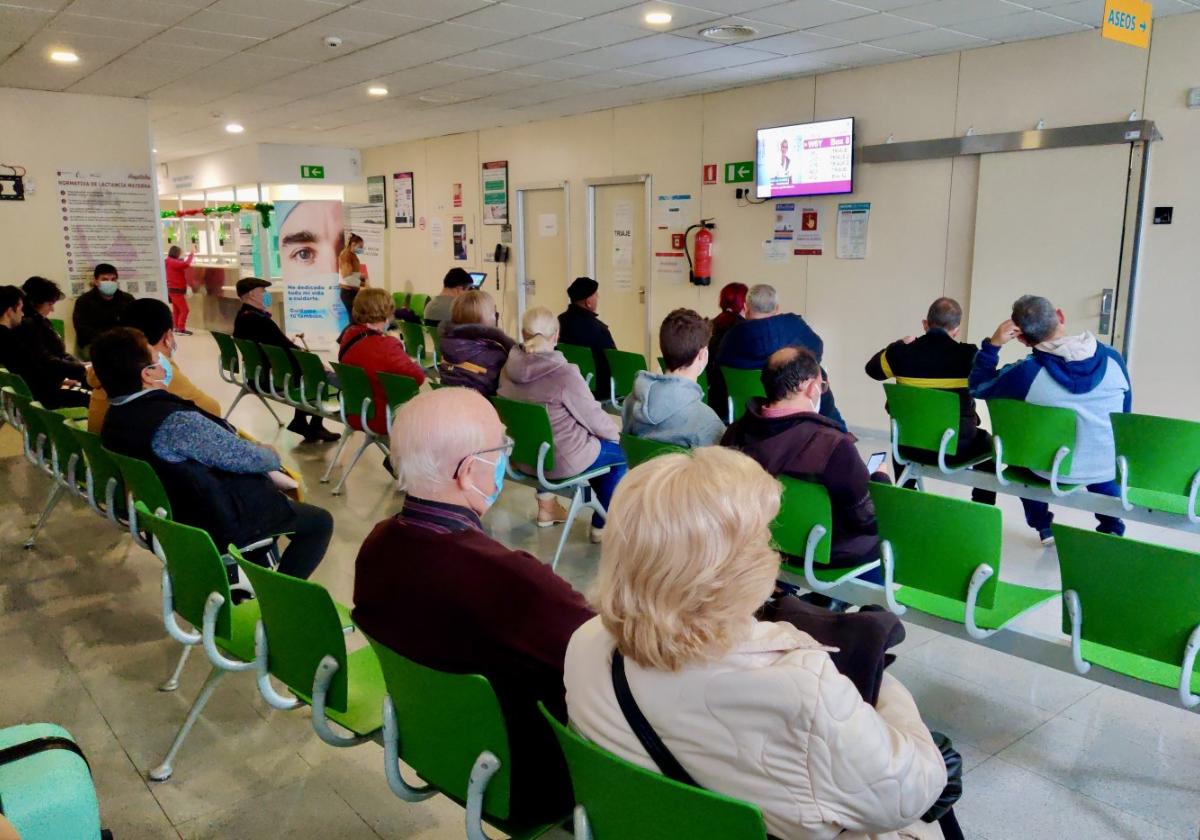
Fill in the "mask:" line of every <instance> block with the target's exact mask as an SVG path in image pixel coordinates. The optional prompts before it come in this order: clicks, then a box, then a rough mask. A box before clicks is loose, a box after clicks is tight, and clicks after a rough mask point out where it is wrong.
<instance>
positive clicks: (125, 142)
mask: <svg viewBox="0 0 1200 840" xmlns="http://www.w3.org/2000/svg"><path fill="white" fill-rule="evenodd" d="M0 115H2V119H3V127H2V128H0V160H2V161H4V162H5V163H11V164H15V165H19V166H23V167H25V169H26V170H27V171H28V175H27V176H26V177H27V179H32V182H33V185H34V188H35V189H34V192H33V194H28V186H27V187H26V189H27V194H26V198H25V201H0V254H3V266H4V271H5V276H4V277H0V283H5V284H9V283H12V284H15V285H20V284H21V283H23V282H24V281H25V278H26V277H29V276H30V275H33V274H40V275H43V276H45V277H49V278H50V279H52V280H54V281H56V282H57V283H58V284H59V285H60V286H61V287H62V288H63V291H64V292H66V291H68V289H67V283H66V268H67V257H66V249H65V248H64V246H63V238H62V222H61V220H60V217H59V216H60V214H59V212H58V207H59V205H58V200H57V198H58V197H57V195H56V192H55V183H56V181H55V179H56V172H57V171H58V170H59V169H61V168H71V169H85V170H96V171H104V170H117V171H120V172H134V173H140V172H144V173H151V172H153V171H154V164H153V162H152V161H151V154H150V113H149V109H148V107H147V104H146V102H145V101H143V100H138V99H118V98H114V97H108V96H84V95H79V94H73V93H49V92H44V91H35V90H17V89H14V88H0ZM70 312H71V301H70V299H67V300H63V301H62V302H61V303H59V304H58V306H57V307H56V309H55V316H56V317H60V318H64V319H66V321H67V324H68V329H69V328H70V323H71V320H70V319H71V315H70ZM68 346H71V342H70V341H68Z"/></svg>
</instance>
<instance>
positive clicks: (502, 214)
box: [483, 160, 508, 225]
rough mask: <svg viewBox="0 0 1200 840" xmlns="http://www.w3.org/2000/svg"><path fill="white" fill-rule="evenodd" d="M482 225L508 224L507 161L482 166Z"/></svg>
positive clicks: (496, 161)
mask: <svg viewBox="0 0 1200 840" xmlns="http://www.w3.org/2000/svg"><path fill="white" fill-rule="evenodd" d="M483 223H484V224H485V225H506V224H508V161H506V160H491V161H487V162H486V163H484V164H483Z"/></svg>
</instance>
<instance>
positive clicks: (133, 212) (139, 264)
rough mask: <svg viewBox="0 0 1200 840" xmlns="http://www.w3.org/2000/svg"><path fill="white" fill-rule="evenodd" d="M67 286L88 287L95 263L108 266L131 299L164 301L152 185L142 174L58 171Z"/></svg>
mask: <svg viewBox="0 0 1200 840" xmlns="http://www.w3.org/2000/svg"><path fill="white" fill-rule="evenodd" d="M57 174H58V199H59V210H60V211H61V213H60V215H61V217H62V229H63V246H64V250H65V251H66V258H67V282H68V284H69V285H70V294H71V296H72V297H78V296H79V295H81V294H82V293H83V292H85V291H86V290H87V288H88V285H89V283H90V282H91V279H92V269H93V268H94V267H95V265H96V263H102V262H107V263H112V264H113V265H115V266H116V267H117V271H118V272H119V273H120V276H121V287H122V288H123V289H125V291H127V292H129V293H130V294H131V295H133V296H134V297H155V298H159V299H160V300H166V287H165V284H164V282H163V270H164V268H163V253H162V245H161V242H160V240H159V231H158V224H159V223H158V196H157V195H155V193H154V180H153V178H152V177H151V176H150V174H149V173H148V172H147V173H140V172H91V171H87V170H81V169H60V170H58V173H57Z"/></svg>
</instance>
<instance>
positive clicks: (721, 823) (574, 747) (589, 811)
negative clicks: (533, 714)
mask: <svg viewBox="0 0 1200 840" xmlns="http://www.w3.org/2000/svg"><path fill="white" fill-rule="evenodd" d="M541 709H542V715H543V716H544V717H545V718H546V721H547V723H548V724H549V725H550V727H551V728H552V729H553V730H554V734H555V736H557V738H558V744H559V746H560V747H562V751H563V755H564V756H566V759H567V768H568V770H569V771H570V773H571V786H572V787H573V788H574V790H575V803H576V805H575V824H574V828H575V832H574V833H575V838H576V840H626V838H635V837H636V838H638V840H676V838H687V840H766V837H767V830H766V826H765V824H764V823H763V816H762V811H760V810H759V809H758V807H757V806H756V805H751V804H750V803H749V802H743V801H741V800H739V799H732V798H730V797H728V796H724V795H722V794H719V793H714V792H713V791H709V790H704V789H703V788H697V787H692V786H691V785H685V784H683V783H682V782H676V781H674V780H673V779H668V778H667V777H666V776H663V775H660V774H658V773H655V772H653V771H650V770H646V769H645V768H642V767H638V766H637V765H636V764H632V763H630V762H628V761H626V760H625V759H623V758H620V757H619V756H616V755H613V754H612V753H610V752H609V751H608V750H605V749H603V748H601V747H598V746H596V745H595V744H593V743H592V742H591V741H588V740H587V739H586V738H583V737H582V736H580V735H578V734H577V733H576V732H574V731H573V730H572V729H570V728H568V727H566V726H563V725H562V724H561V723H559V722H558V721H557V720H556V719H555V718H554V716H553V715H551V714H550V713H549V712H548V711H546V707H545V706H542V707H541Z"/></svg>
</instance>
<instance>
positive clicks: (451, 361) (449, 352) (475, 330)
mask: <svg viewBox="0 0 1200 840" xmlns="http://www.w3.org/2000/svg"><path fill="white" fill-rule="evenodd" d="M497 320H498V319H497V317H496V302H495V301H494V300H492V296H491V295H489V294H488V293H487V292H485V291H482V290H480V289H472V290H471V291H469V292H467V293H466V294H465V295H461V296H459V297H458V298H456V299H455V301H454V306H452V307H451V308H450V318H449V320H446V321H442V322H441V323H439V324H438V327H437V329H438V332H439V333H441V336H442V340H441V357H442V358H441V361H440V362H439V363H438V371H439V372H440V373H441V376H442V384H443V385H457V386H460V387H463V388H470V389H471V390H473V391H478V392H479V393H481V394H483V395H484V396H485V397H493V396H495V395H496V387H497V386H498V385H499V384H500V370H501V368H503V367H504V363H505V362H506V361H508V353H509V351H510V350H512V349H513V345H515V344H516V342H515V341H513V340H512V339H511V338H509V337H508V335H507V334H506V333H505V332H504V330H502V329H500V328H499V327H498V326H497V325H496V322H497Z"/></svg>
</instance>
